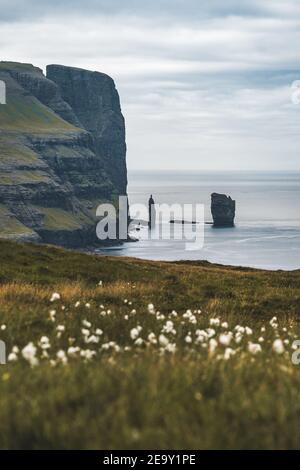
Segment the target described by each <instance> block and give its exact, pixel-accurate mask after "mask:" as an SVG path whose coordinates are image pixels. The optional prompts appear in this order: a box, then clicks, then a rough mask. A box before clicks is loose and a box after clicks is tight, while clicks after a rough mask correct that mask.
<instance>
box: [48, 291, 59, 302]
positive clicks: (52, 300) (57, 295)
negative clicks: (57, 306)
mask: <svg viewBox="0 0 300 470" xmlns="http://www.w3.org/2000/svg"><path fill="white" fill-rule="evenodd" d="M56 300H60V294H59V293H58V292H53V294H52V295H51V298H50V302H55V301H56Z"/></svg>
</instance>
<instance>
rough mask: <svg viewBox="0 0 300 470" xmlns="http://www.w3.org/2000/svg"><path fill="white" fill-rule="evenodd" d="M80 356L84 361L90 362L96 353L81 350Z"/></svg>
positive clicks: (89, 350)
mask: <svg viewBox="0 0 300 470" xmlns="http://www.w3.org/2000/svg"><path fill="white" fill-rule="evenodd" d="M80 356H81V357H83V358H84V359H85V360H86V361H90V360H91V359H93V357H94V356H96V351H93V350H91V349H82V350H81V351H80Z"/></svg>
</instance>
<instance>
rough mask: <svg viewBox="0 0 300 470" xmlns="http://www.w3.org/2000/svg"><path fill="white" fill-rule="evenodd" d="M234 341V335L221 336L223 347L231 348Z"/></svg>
mask: <svg viewBox="0 0 300 470" xmlns="http://www.w3.org/2000/svg"><path fill="white" fill-rule="evenodd" d="M231 340H232V333H231V332H229V333H222V334H221V335H220V336H219V343H220V344H222V345H223V346H229V344H230V343H231Z"/></svg>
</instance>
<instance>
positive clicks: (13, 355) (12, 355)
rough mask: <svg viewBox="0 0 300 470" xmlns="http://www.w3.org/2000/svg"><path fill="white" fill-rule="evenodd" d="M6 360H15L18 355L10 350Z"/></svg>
mask: <svg viewBox="0 0 300 470" xmlns="http://www.w3.org/2000/svg"><path fill="white" fill-rule="evenodd" d="M7 360H8V362H16V361H17V360H18V355H17V354H16V353H14V352H11V353H10V354H9V355H8V357H7Z"/></svg>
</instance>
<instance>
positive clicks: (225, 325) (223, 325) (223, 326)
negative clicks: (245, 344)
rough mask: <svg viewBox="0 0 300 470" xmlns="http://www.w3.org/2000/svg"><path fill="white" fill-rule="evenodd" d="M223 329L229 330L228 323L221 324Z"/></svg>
mask: <svg viewBox="0 0 300 470" xmlns="http://www.w3.org/2000/svg"><path fill="white" fill-rule="evenodd" d="M221 327H222V328H225V329H227V328H228V323H227V321H223V323H222V324H221Z"/></svg>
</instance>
